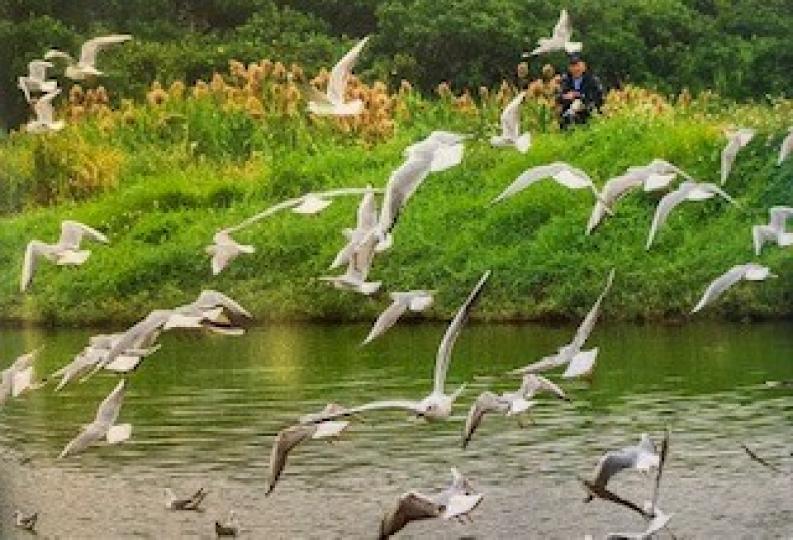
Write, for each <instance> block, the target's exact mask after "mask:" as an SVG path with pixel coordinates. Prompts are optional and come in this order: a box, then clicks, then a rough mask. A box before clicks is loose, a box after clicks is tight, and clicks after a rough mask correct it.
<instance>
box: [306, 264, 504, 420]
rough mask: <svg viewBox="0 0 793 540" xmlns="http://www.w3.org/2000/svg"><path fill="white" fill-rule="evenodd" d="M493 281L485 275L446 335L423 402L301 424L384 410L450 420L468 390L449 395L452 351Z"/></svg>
mask: <svg viewBox="0 0 793 540" xmlns="http://www.w3.org/2000/svg"><path fill="white" fill-rule="evenodd" d="M489 277H490V271H489V270H488V271H487V272H485V273H484V275H483V276H482V277H481V278H480V279H479V282H478V283H477V284H476V286H475V287H474V289H473V290H472V291H471V294H470V295H469V296H468V298H467V299H466V301H465V303H464V304H463V305H462V306H460V309H459V310H458V311H457V314H456V315H455V316H454V319H452V322H451V324H449V327H448V328H447V330H446V333H445V334H444V336H443V339H442V340H441V343H440V346H439V347H438V353H437V356H436V358H435V376H434V385H433V389H432V391H431V392H430V393H429V394H428V395H427V396H426V397H424V398H423V399H422V400H421V401H409V400H391V401H375V402H372V403H367V404H365V405H361V406H358V407H353V408H350V409H341V410H338V411H334V412H333V413H331V414H325V413H320V414H312V415H306V416H303V417H302V418H301V419H300V423H301V424H308V423H316V422H322V421H325V420H333V419H335V418H338V417H341V416H350V415H356V414H359V413H363V412H366V411H375V410H383V409H397V410H404V411H408V412H409V413H412V414H414V415H416V416H417V417H420V418H424V419H425V420H430V421H432V420H446V419H448V418H449V416H451V414H452V405H453V404H454V401H455V400H456V399H457V398H458V397H459V396H460V394H461V393H462V392H463V390H464V389H465V385H464V384H463V385H462V386H460V387H459V388H458V389H457V390H456V391H454V392H453V393H452V394H446V389H445V386H446V373H447V371H448V370H449V363H450V362H451V358H452V349H453V348H454V343H455V341H457V337H458V336H459V335H460V332H461V331H462V328H463V326H464V325H465V323H466V321H467V320H468V318H469V317H470V315H471V310H472V309H473V307H474V306H475V305H476V303H477V301H478V300H479V298H480V297H481V295H482V292H483V290H484V286H485V283H486V282H487V280H488V278H489Z"/></svg>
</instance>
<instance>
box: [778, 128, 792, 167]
mask: <svg viewBox="0 0 793 540" xmlns="http://www.w3.org/2000/svg"><path fill="white" fill-rule="evenodd" d="M791 154H793V127H791V128H790V131H788V134H787V136H785V138H784V139H782V144H781V145H780V147H779V159H778V160H777V162H776V164H777V166H778V167H781V166H782V163H784V162H785V161H786V160H787V158H789V157H790V155H791Z"/></svg>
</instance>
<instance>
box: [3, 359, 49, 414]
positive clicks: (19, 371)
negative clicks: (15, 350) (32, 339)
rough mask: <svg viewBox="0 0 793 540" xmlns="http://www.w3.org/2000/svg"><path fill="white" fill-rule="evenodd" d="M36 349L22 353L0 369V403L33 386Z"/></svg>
mask: <svg viewBox="0 0 793 540" xmlns="http://www.w3.org/2000/svg"><path fill="white" fill-rule="evenodd" d="M38 353H39V351H38V349H37V350H35V351H33V352H29V353H27V354H23V355H22V356H20V357H19V358H17V359H16V360H14V363H13V364H11V365H10V366H8V367H7V368H6V369H4V370H3V371H0V405H2V404H3V403H5V402H6V401H7V400H8V398H10V397H17V396H19V395H20V394H22V392H24V391H25V390H28V389H30V388H32V387H33V362H34V361H35V360H36V357H37V356H38Z"/></svg>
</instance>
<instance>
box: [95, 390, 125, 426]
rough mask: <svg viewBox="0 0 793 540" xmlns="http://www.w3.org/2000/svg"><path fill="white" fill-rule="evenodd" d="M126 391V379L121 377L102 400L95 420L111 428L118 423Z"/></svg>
mask: <svg viewBox="0 0 793 540" xmlns="http://www.w3.org/2000/svg"><path fill="white" fill-rule="evenodd" d="M125 393H126V379H121V380H120V381H119V382H118V384H117V385H116V387H115V388H114V389H113V391H112V392H110V394H108V396H107V397H106V398H105V399H104V400H103V401H102V403H101V404H100V405H99V408H98V409H97V411H96V418H95V419H94V422H95V423H96V424H97V425H100V426H107V428H108V429H109V428H110V427H111V426H112V425H113V424H115V423H116V419H118V415H119V413H120V412H121V405H122V404H123V403H124V395H125Z"/></svg>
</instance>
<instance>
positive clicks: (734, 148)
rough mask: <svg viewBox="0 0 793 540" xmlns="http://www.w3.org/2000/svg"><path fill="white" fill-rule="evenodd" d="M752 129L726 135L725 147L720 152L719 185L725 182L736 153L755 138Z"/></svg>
mask: <svg viewBox="0 0 793 540" xmlns="http://www.w3.org/2000/svg"><path fill="white" fill-rule="evenodd" d="M755 133H756V132H755V130H753V129H739V130H738V131H735V132H731V133H727V145H726V146H725V147H724V149H723V150H722V151H721V185H722V186H723V185H724V184H725V183H726V182H727V177H728V176H729V175H730V171H731V170H732V164H733V163H734V162H735V157H736V156H737V155H738V152H739V151H740V150H741V148H743V147H744V146H746V145H747V144H749V141H751V140H752V139H753V138H754V136H755Z"/></svg>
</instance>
